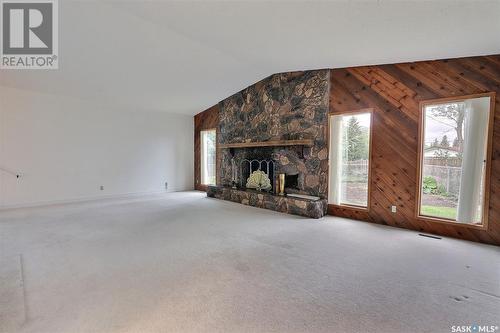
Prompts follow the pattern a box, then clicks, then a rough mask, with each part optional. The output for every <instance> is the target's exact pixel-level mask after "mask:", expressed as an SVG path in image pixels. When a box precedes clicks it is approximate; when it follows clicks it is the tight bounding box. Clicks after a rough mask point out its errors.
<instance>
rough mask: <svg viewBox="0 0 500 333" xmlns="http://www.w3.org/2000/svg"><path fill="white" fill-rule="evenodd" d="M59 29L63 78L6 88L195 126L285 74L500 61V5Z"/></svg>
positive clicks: (223, 13) (108, 5)
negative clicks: (465, 59) (486, 58)
mask: <svg viewBox="0 0 500 333" xmlns="http://www.w3.org/2000/svg"><path fill="white" fill-rule="evenodd" d="M59 17H60V32H59V40H60V41H59V49H60V56H59V58H60V63H59V67H60V69H59V70H56V71H13V70H8V71H6V70H1V71H0V85H3V86H8V87H14V88H20V89H27V90H32V91H37V92H45V93H51V94H58V95H64V96H70V97H76V98H81V99H88V100H94V101H97V102H99V103H106V104H113V105H115V106H118V107H124V108H127V109H130V108H133V109H141V110H157V111H165V112H174V113H183V114H189V115H193V114H196V113H198V112H200V111H202V110H204V109H206V108H207V107H210V106H211V105H213V104H215V103H217V102H218V101H220V100H222V99H224V98H225V97H227V96H230V95H231V94H233V93H235V92H237V91H239V90H241V89H242V88H245V87H246V86H248V85H251V84H253V83H255V82H257V81H258V80H260V79H262V78H264V77H266V76H268V75H270V74H273V73H277V72H283V71H293V70H303V69H318V68H335V67H346V66H353V65H366V64H381V63H394V62H401V61H412V60H426V59H438V58H448V57H460V56H471V55H481V54H495V53H500V0H497V1H478V0H471V1H439V0H436V1H403V0H401V1H389V0H378V1H328V2H316V1H295V2H291V1H273V2H266V1H245V2H242V1H203V2H193V1H177V2H172V1H139V0H137V1H102V0H101V1H68V0H59Z"/></svg>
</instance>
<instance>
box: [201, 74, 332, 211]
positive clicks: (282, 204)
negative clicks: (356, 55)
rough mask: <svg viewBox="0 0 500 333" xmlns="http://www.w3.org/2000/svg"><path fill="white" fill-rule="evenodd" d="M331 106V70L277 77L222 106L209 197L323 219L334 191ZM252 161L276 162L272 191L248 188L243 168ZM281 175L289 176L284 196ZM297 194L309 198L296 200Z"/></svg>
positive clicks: (222, 103)
mask: <svg viewBox="0 0 500 333" xmlns="http://www.w3.org/2000/svg"><path fill="white" fill-rule="evenodd" d="M328 102H329V71H328V70H318V71H308V72H292V73H282V74H276V75H272V76H270V77H269V78H267V79H264V80H262V81H260V82H259V83H257V84H255V85H253V86H250V87H248V88H247V89H245V90H243V91H240V92H238V93H236V94H234V95H233V96H231V97H229V98H227V99H226V100H224V101H222V102H220V103H219V107H220V111H219V128H218V130H219V131H218V132H219V135H218V137H217V141H218V146H219V149H218V154H217V156H218V162H219V163H218V165H219V168H218V173H219V174H218V176H219V177H218V183H217V185H216V186H212V187H210V188H209V189H208V190H207V191H208V195H209V196H212V197H218V198H222V199H226V200H231V201H237V202H241V203H244V204H249V205H253V206H258V207H263V208H268V209H274V210H277V211H283V212H288V213H293V214H299V215H304V216H310V217H316V218H317V217H321V216H323V215H324V214H325V213H326V196H327V190H328V188H327V174H328V148H327V116H328ZM252 160H257V161H263V160H265V161H272V162H273V170H272V172H270V175H269V176H270V178H272V179H271V183H272V185H273V188H272V189H271V191H269V192H259V191H253V190H248V189H246V188H245V186H244V185H245V184H246V178H247V177H248V175H249V172H248V170H247V169H245V168H244V167H242V165H243V164H244V163H245V161H252ZM235 166H236V169H237V170H236V172H235V171H234V169H235ZM280 173H283V174H285V175H286V176H285V192H286V194H287V196H284V197H282V196H277V195H276V192H277V191H276V188H275V184H276V182H275V179H274V178H275V177H277V175H278V174H280ZM235 177H236V179H235ZM234 180H236V185H237V189H234V188H233V181H234ZM297 194H298V195H302V196H303V197H296V196H293V197H292V195H297Z"/></svg>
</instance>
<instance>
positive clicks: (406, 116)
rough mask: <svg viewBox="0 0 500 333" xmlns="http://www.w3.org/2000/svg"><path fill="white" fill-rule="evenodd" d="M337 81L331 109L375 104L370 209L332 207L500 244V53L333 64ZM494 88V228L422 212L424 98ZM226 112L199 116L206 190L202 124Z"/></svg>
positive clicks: (331, 209) (345, 214)
mask: <svg viewBox="0 0 500 333" xmlns="http://www.w3.org/2000/svg"><path fill="white" fill-rule="evenodd" d="M330 83H331V84H330V104H329V109H330V110H329V112H330V114H339V113H343V112H348V111H354V110H359V109H365V108H373V124H372V126H373V127H372V130H373V133H372V135H373V137H372V163H371V168H372V174H371V186H370V188H371V191H370V192H371V193H370V207H369V210H368V211H362V210H355V209H352V208H335V207H333V206H330V207H329V213H330V214H332V215H336V216H342V217H348V218H353V219H359V220H363V221H367V222H374V223H378V224H385V225H390V226H395V227H400V228H406V229H412V230H417V231H421V232H427V233H433V234H438V235H443V236H450V237H456V238H461V239H467V240H472V241H477V242H483V243H489V244H496V245H500V55H492V56H483V57H469V58H460V59H449V60H438V61H422V62H415V63H402V64H393V65H381V66H365V67H352V68H344V69H332V70H331V72H330ZM486 92H495V93H496V94H497V96H496V104H495V113H494V117H495V118H494V124H493V128H494V129H493V147H492V158H491V177H490V196H489V219H488V220H489V221H488V228H487V230H478V229H473V228H470V227H467V226H462V225H459V224H443V223H437V222H429V221H424V220H421V219H418V218H417V217H416V205H417V198H416V193H417V192H416V191H417V183H418V182H417V165H418V157H417V154H418V149H419V147H418V127H419V119H420V112H421V111H420V108H419V103H420V102H421V101H423V100H429V99H436V98H444V97H452V96H457V97H460V96H464V95H471V94H477V93H486ZM218 116H219V106H218V105H215V106H213V107H211V108H210V109H208V110H206V111H204V112H202V113H200V114H198V115H196V116H195V119H194V122H195V133H194V142H195V163H194V164H195V165H194V168H195V170H194V173H195V187H196V188H197V189H199V190H205V188H204V186H202V185H201V184H200V130H203V129H210V128H217V127H218V126H217V125H218V122H219V120H218ZM325 121H327V120H325ZM217 181H218V182H219V180H217ZM391 205H397V213H395V214H393V213H391V211H390V207H391Z"/></svg>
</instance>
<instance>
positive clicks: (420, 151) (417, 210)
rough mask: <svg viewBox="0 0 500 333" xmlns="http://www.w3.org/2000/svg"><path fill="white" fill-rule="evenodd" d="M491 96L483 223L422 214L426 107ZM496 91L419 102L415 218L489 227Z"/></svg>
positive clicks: (460, 225)
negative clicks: (471, 222)
mask: <svg viewBox="0 0 500 333" xmlns="http://www.w3.org/2000/svg"><path fill="white" fill-rule="evenodd" d="M481 97H490V115H489V119H488V139H487V144H486V145H487V146H486V170H485V173H484V202H483V214H482V221H481V222H482V223H481V224H469V223H462V222H457V221H454V220H451V219H446V218H440V217H433V216H426V215H421V214H420V208H421V196H422V169H423V168H422V164H423V159H422V158H423V156H424V151H423V139H424V130H425V128H424V123H425V120H424V117H425V112H424V108H425V107H426V106H428V105H434V104H443V103H447V102H464V101H466V100H468V99H473V98H481ZM495 97H496V93H495V92H487V93H479V94H471V95H463V96H452V97H444V98H436V99H428V100H422V101H420V103H419V111H420V119H419V122H418V152H417V188H416V191H417V193H416V196H415V197H416V199H417V202H416V205H415V218H416V219H417V220H420V221H424V222H432V223H442V224H448V225H453V226H459V227H464V228H471V229H479V230H487V229H488V217H489V206H490V183H491V158H492V149H493V124H494V120H495Z"/></svg>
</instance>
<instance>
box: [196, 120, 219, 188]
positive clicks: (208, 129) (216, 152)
mask: <svg viewBox="0 0 500 333" xmlns="http://www.w3.org/2000/svg"><path fill="white" fill-rule="evenodd" d="M203 132H215V184H204V183H203V148H202V145H203ZM199 136H200V186H202V187H204V188H206V187H207V186H216V185H217V164H218V163H217V154H218V151H217V150H218V144H217V128H205V129H202V130H200V133H199Z"/></svg>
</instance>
